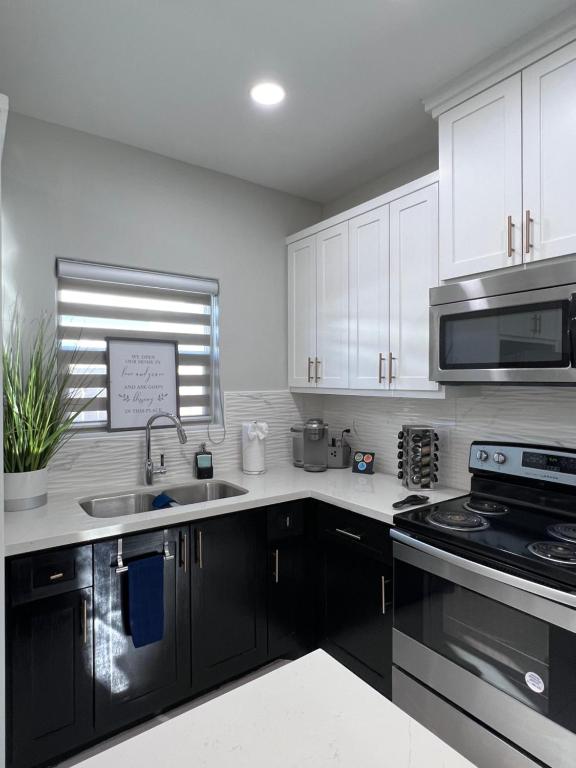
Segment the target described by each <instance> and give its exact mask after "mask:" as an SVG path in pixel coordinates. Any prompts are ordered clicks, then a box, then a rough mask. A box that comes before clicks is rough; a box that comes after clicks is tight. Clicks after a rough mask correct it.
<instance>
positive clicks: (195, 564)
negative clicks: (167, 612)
mask: <svg viewBox="0 0 576 768" xmlns="http://www.w3.org/2000/svg"><path fill="white" fill-rule="evenodd" d="M265 515H266V511H265V510H264V509H260V510H250V511H246V512H238V513H235V514H230V515H223V516H219V517H214V518H211V519H209V520H205V521H203V522H201V523H197V524H194V525H192V526H191V535H192V539H191V540H192V550H193V557H192V564H191V570H192V685H193V689H194V692H199V691H202V690H205V689H208V688H212V687H214V686H215V685H219V684H220V683H223V682H225V681H226V680H230V679H232V678H234V677H237V676H239V675H242V674H243V673H244V672H247V671H248V670H250V669H254V668H255V667H258V666H259V665H261V664H263V663H264V662H265V661H266V658H267V654H266V592H265V566H266V516H265Z"/></svg>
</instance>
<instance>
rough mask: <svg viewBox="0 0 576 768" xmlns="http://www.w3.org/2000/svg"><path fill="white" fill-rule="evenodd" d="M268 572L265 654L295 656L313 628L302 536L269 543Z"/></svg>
mask: <svg viewBox="0 0 576 768" xmlns="http://www.w3.org/2000/svg"><path fill="white" fill-rule="evenodd" d="M268 574H269V575H268V656H269V657H270V658H271V659H277V658H279V657H280V656H284V657H294V656H298V655H300V654H302V653H304V652H305V651H306V650H308V649H309V646H310V637H311V628H312V626H311V625H312V603H311V597H312V594H313V590H311V589H310V574H309V573H308V567H307V550H306V542H305V540H304V538H303V537H295V538H293V539H286V540H284V541H277V542H275V543H273V544H272V545H271V546H270V547H269V549H268Z"/></svg>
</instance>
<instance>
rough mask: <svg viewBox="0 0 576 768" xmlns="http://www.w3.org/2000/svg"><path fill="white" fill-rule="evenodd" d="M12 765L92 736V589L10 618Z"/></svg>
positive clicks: (55, 753) (36, 759)
mask: <svg viewBox="0 0 576 768" xmlns="http://www.w3.org/2000/svg"><path fill="white" fill-rule="evenodd" d="M9 626H10V630H9V645H8V648H9V664H8V670H9V671H8V674H9V691H10V694H9V695H10V698H9V704H8V718H9V741H10V750H9V751H10V753H11V756H12V760H11V764H12V765H13V766H14V768H21V767H22V768H24V766H32V765H36V764H39V763H44V762H46V761H47V760H50V759H52V758H55V757H57V756H59V755H62V754H64V753H66V752H68V751H70V750H73V749H75V748H77V747H79V746H81V745H82V744H83V743H85V742H87V741H89V740H90V738H91V737H92V735H93V705H92V697H93V677H92V652H93V647H92V588H89V589H82V590H78V591H75V592H68V593H67V594H62V595H58V596H56V597H50V598H45V599H43V600H37V601H35V602H32V603H28V604H27V605H24V606H20V607H18V608H14V609H13V610H12V611H11V612H10V613H9Z"/></svg>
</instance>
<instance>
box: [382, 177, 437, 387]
mask: <svg viewBox="0 0 576 768" xmlns="http://www.w3.org/2000/svg"><path fill="white" fill-rule="evenodd" d="M435 285H438V186H437V185H436V184H434V185H432V186H430V187H426V188H424V189H422V190H419V191H418V192H414V193H413V194H411V195H406V196H405V197H401V198H400V199H399V200H396V201H394V202H393V203H391V204H390V358H391V359H390V368H389V371H388V375H389V377H390V386H391V388H392V389H394V390H437V389H438V384H437V383H436V382H434V381H430V380H429V378H428V359H429V349H428V307H429V290H430V288H432V287H433V286H435Z"/></svg>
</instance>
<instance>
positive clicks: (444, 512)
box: [426, 508, 490, 531]
mask: <svg viewBox="0 0 576 768" xmlns="http://www.w3.org/2000/svg"><path fill="white" fill-rule="evenodd" d="M426 522H428V523H431V524H432V525H437V526H438V527H439V528H449V529H450V530H452V531H484V530H485V529H486V528H489V527H490V524H489V523H488V522H487V521H486V520H484V518H483V517H482V516H481V515H478V514H476V512H473V511H466V510H464V509H438V508H436V509H433V510H432V512H430V513H429V514H428V515H426Z"/></svg>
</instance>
